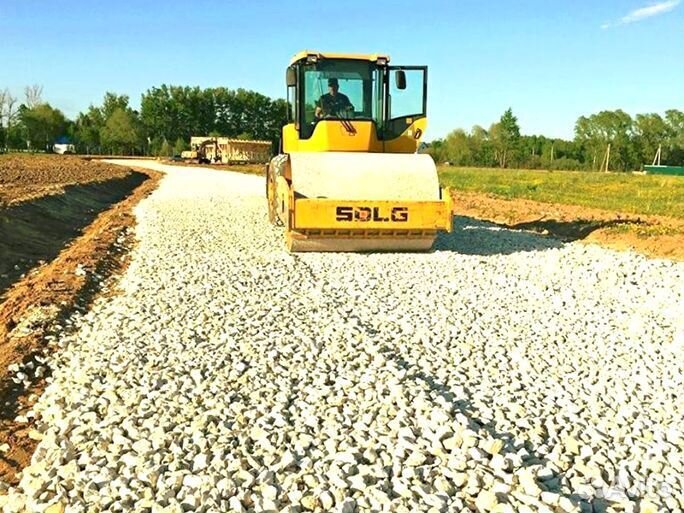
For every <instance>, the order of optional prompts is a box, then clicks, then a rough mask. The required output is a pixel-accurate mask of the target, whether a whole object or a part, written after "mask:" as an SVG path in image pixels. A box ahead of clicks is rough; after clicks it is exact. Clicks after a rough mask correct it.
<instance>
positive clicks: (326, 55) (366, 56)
mask: <svg viewBox="0 0 684 513" xmlns="http://www.w3.org/2000/svg"><path fill="white" fill-rule="evenodd" d="M308 57H315V58H316V59H348V60H354V61H370V62H376V61H378V60H384V61H385V62H386V63H388V62H389V61H390V58H389V55H383V54H379V53H331V52H316V51H314V50H302V51H301V52H298V53H296V54H295V55H294V56H293V57H292V59H290V66H291V65H293V64H294V63H296V62H299V61H301V60H304V59H307V58H308Z"/></svg>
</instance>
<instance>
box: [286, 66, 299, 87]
mask: <svg viewBox="0 0 684 513" xmlns="http://www.w3.org/2000/svg"><path fill="white" fill-rule="evenodd" d="M285 83H286V84H287V87H294V86H296V85H297V72H296V71H295V69H294V68H287V73H286V74H285Z"/></svg>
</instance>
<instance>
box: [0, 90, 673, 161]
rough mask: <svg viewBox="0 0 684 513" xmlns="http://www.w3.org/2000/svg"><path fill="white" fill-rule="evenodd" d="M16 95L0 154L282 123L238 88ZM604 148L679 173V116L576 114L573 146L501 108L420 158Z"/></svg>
mask: <svg viewBox="0 0 684 513" xmlns="http://www.w3.org/2000/svg"><path fill="white" fill-rule="evenodd" d="M23 93H24V94H23V98H22V101H19V99H18V98H17V97H16V96H14V95H13V94H11V92H10V91H9V90H8V89H4V90H0V149H2V148H6V149H10V150H34V151H35V150H39V151H42V150H48V151H49V149H50V148H51V147H52V144H53V143H54V142H55V141H56V140H59V139H60V138H64V139H66V140H67V141H68V142H70V143H72V144H74V145H75V147H76V151H77V152H78V153H86V154H124V155H167V156H170V155H174V154H176V155H177V154H179V153H180V152H181V151H183V150H184V149H187V148H188V145H189V141H190V136H192V135H213V136H227V137H233V138H240V139H261V140H270V141H273V142H274V146H275V145H276V144H277V141H278V139H279V137H280V128H281V127H282V125H283V124H284V123H285V121H286V109H287V104H286V102H285V100H283V99H272V98H269V97H267V96H264V95H263V94H260V93H258V92H255V91H249V90H245V89H237V90H231V89H227V88H224V87H214V88H206V89H202V88H199V87H188V86H167V85H161V86H159V87H152V88H151V89H148V90H147V91H146V92H145V93H143V95H142V97H141V102H140V109H139V110H136V109H134V108H132V107H131V105H130V99H129V97H128V96H126V95H119V94H116V93H111V92H108V93H106V94H105V95H104V98H103V99H102V103H101V104H100V105H91V106H90V107H89V108H88V109H87V110H86V111H85V112H81V113H80V114H79V115H78V116H77V117H76V119H74V120H70V119H67V117H66V116H65V115H64V114H63V113H62V112H61V111H60V110H59V109H57V108H54V107H52V106H51V105H50V104H49V103H47V102H45V101H43V99H42V95H43V88H42V87H41V86H38V85H33V86H28V87H26V88H25V90H24V91H23ZM608 145H610V148H611V150H610V163H609V168H610V169H611V170H622V171H631V170H637V169H641V168H642V166H643V165H644V164H646V163H650V162H652V161H653V158H654V156H655V154H656V151H657V150H658V148H659V147H660V148H662V151H661V162H662V163H663V164H670V165H684V112H682V111H680V110H675V109H671V110H668V111H666V112H665V114H664V115H663V116H661V115H660V114H654V113H651V114H637V115H636V116H635V117H634V118H632V117H631V116H630V115H629V114H627V113H626V112H624V111H622V110H616V111H603V112H599V113H598V114H592V115H590V116H581V117H580V118H579V119H578V120H577V122H576V124H575V137H574V139H573V140H563V139H553V138H548V137H545V136H543V135H522V134H521V133H520V126H519V124H518V120H517V118H516V117H515V116H514V115H513V112H512V110H511V109H508V110H507V111H506V112H504V114H503V115H502V116H501V118H500V119H499V121H497V122H496V123H493V124H492V125H491V126H490V127H489V129H488V130H486V129H484V128H483V127H481V126H477V125H476V126H474V127H473V128H472V129H471V130H470V131H465V130H463V129H460V128H459V129H456V130H454V131H452V132H451V133H449V134H448V135H447V136H446V137H445V138H443V139H437V140H434V141H432V142H431V143H429V144H426V145H424V147H423V151H425V152H427V153H430V154H431V155H432V157H433V158H434V159H435V160H436V161H437V162H439V163H445V162H448V163H450V164H452V165H457V166H477V167H502V168H507V167H515V168H527V169H567V170H597V169H599V168H601V167H602V164H604V162H605V158H606V153H607V149H608ZM274 149H275V147H274Z"/></svg>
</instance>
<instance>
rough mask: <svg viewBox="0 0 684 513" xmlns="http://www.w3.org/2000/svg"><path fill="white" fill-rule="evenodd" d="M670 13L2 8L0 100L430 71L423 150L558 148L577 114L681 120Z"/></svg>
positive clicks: (12, 1) (458, 5)
mask: <svg viewBox="0 0 684 513" xmlns="http://www.w3.org/2000/svg"><path fill="white" fill-rule="evenodd" d="M683 29H684V2H683V3H681V4H680V3H679V1H678V0H664V1H662V0H655V1H652V2H649V0H620V1H619V0H604V1H601V2H596V1H589V0H577V1H570V0H568V1H564V2H561V1H548V0H547V1H542V0H521V1H516V2H503V1H475V0H472V1H471V0H467V1H465V0H461V1H457V0H454V1H429V0H425V1H416V0H413V1H407V0H396V1H383V2H381V1H376V2H364V1H360V0H349V1H339V2H333V1H327V2H324V1H316V2H311V1H300V0H290V1H288V2H275V1H261V2H260V1H253V2H247V1H243V2H233V1H218V0H214V1H211V0H198V1H188V0H184V1H182V2H181V1H175V0H165V1H158V0H149V1H133V0H118V1H117V2H98V1H92V0H91V1H88V2H85V1H82V0H72V1H66V0H62V1H39V0H0V89H3V88H4V87H9V88H10V90H12V91H13V92H14V94H18V95H21V94H22V91H23V88H24V86H25V85H28V84H41V85H43V86H44V98H45V99H46V100H47V101H49V102H50V103H51V104H53V106H56V107H59V108H61V109H62V110H63V111H64V112H65V113H66V114H67V115H68V116H70V117H75V115H76V114H77V113H78V112H79V111H81V110H84V109H85V108H87V107H88V105H89V104H91V103H96V104H97V103H99V102H100V101H101V99H102V96H103V95H104V93H105V91H114V92H118V93H123V94H128V95H129V96H130V97H131V99H132V103H133V104H134V105H137V104H139V101H140V94H141V93H142V92H144V91H145V90H146V89H148V88H150V87H152V86H155V85H160V84H162V83H167V84H175V85H199V86H202V87H208V86H219V85H221V86H226V87H229V88H238V87H245V88H249V89H254V90H257V91H259V92H262V93H264V94H267V95H269V96H281V97H282V96H283V95H284V75H285V72H284V70H285V66H286V64H287V62H288V60H289V58H290V56H291V55H292V54H294V53H296V52H297V51H298V50H301V49H305V48H306V49H316V50H322V51H340V52H361V53H366V52H367V53H373V52H379V53H389V54H390V55H391V57H392V62H393V63H395V64H427V65H428V66H429V70H430V71H429V73H430V75H429V112H428V114H429V117H430V127H429V129H428V133H427V134H426V136H427V139H428V140H430V139H433V138H436V137H442V136H444V135H446V134H447V133H448V132H449V131H450V130H451V129H453V128H456V127H462V128H470V127H471V126H472V125H474V124H480V125H483V126H485V127H488V126H489V125H490V124H491V123H492V122H494V121H496V120H497V119H498V118H499V117H500V116H501V114H502V112H503V111H504V110H505V109H506V108H508V107H509V106H510V107H512V108H513V112H514V113H515V114H516V115H517V116H518V119H519V121H520V125H521V128H522V132H523V133H526V134H538V133H543V134H545V135H549V136H555V137H566V138H570V137H572V134H573V128H574V123H575V120H576V119H577V117H578V116H579V115H582V114H591V113H594V112H598V111H600V110H603V109H617V108H622V109H624V110H626V111H627V112H629V113H631V114H635V113H637V112H662V111H664V110H666V109H668V108H679V109H684V30H683Z"/></svg>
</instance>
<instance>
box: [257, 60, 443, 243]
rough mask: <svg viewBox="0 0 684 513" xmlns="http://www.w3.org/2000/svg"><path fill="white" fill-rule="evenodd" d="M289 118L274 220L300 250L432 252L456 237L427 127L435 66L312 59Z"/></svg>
mask: <svg viewBox="0 0 684 513" xmlns="http://www.w3.org/2000/svg"><path fill="white" fill-rule="evenodd" d="M286 83H287V103H288V118H287V124H286V125H285V126H284V127H283V129H282V137H281V151H280V154H279V155H277V156H276V157H274V158H273V159H272V160H271V161H270V162H269V164H268V166H267V172H266V195H267V199H268V211H269V219H270V221H271V222H272V223H274V224H276V225H281V226H284V227H285V242H286V245H287V248H288V249H289V250H290V251H292V252H299V251H359V252H360V251H428V250H429V249H430V248H431V247H432V244H433V242H434V240H435V238H436V237H437V233H438V232H439V231H451V229H452V204H451V199H450V196H449V194H447V193H446V191H443V190H442V189H440V186H439V181H438V179H437V169H436V167H435V163H434V162H433V160H432V158H431V157H430V156H429V155H424V154H418V153H416V151H417V149H418V146H419V144H420V140H421V137H422V135H423V133H424V131H425V128H426V126H427V117H426V107H427V67H426V66H391V65H390V59H389V57H388V56H387V55H377V54H372V55H358V54H337V53H320V52H313V51H303V52H300V53H298V54H296V55H295V56H294V57H293V58H292V60H291V61H290V65H289V66H288V68H287V72H286Z"/></svg>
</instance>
